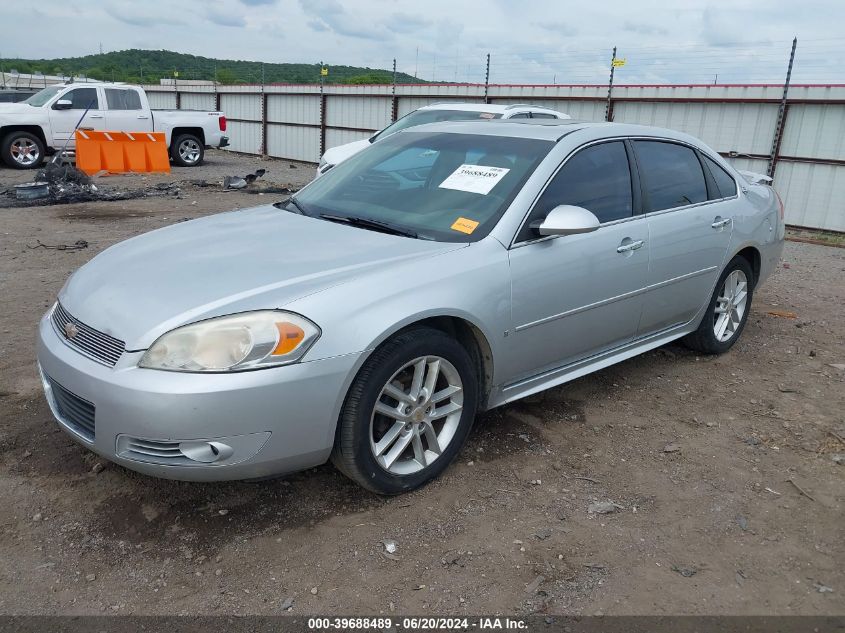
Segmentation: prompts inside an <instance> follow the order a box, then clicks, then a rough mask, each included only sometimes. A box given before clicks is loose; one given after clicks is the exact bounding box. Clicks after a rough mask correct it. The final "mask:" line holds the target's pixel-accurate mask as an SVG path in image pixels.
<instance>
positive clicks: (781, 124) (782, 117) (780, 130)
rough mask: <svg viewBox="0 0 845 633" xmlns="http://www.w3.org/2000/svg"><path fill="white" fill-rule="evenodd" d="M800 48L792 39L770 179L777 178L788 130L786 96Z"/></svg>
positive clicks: (773, 143)
mask: <svg viewBox="0 0 845 633" xmlns="http://www.w3.org/2000/svg"><path fill="white" fill-rule="evenodd" d="M797 46H798V38H797V37H794V38H792V51H791V52H790V53H789V66H787V68H786V81H784V82H783V97H781V100H780V107H779V108H778V120H777V123H776V124H775V135H774V137H773V138H772V151H771V152H770V153H769V165H768V167H767V169H766V175H767V176H769V178H774V177H775V168H776V167H777V162H778V154H780V141H781V139H782V138H783V131H784V129H785V128H786V114H787V112H788V108H787V105H786V95H787V93H788V92H789V80H790V79H791V77H792V64H793V63H794V62H795V48H796V47H797Z"/></svg>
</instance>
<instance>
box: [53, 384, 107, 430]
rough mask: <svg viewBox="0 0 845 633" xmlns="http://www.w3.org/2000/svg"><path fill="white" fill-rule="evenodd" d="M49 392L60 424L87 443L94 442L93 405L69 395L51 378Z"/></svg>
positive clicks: (74, 395)
mask: <svg viewBox="0 0 845 633" xmlns="http://www.w3.org/2000/svg"><path fill="white" fill-rule="evenodd" d="M47 380H48V381H49V383H50V391H51V392H52V395H53V403H54V404H55V406H56V410H57V412H58V414H59V416H60V420H59V421H60V422H62V423H63V424H65V426H68V427H70V429H71V430H73V431H75V432H76V433H77V434H79V435H81V436H82V437H84V438H85V439H86V440H88V441H89V442H93V441H94V432H95V427H94V405H93V404H91V403H90V402H88V401H87V400H83V399H82V398H80V397H79V396H77V395H76V394H74V393H71V392H70V391H68V390H67V389H65V388H64V387H62V386H61V385H60V384H59V383H57V382H56V381H54V380H53V379H51V378H49V377H48V378H47Z"/></svg>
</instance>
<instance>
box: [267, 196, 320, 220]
mask: <svg viewBox="0 0 845 633" xmlns="http://www.w3.org/2000/svg"><path fill="white" fill-rule="evenodd" d="M288 205H290V206H292V207H293V208H294V209H296V210H295V211H292V210H291V209H288V208H287V207H288ZM273 206H274V207H276V208H277V209H283V210H285V211H291V212H292V213H298V214H299V215H306V216H310V215H311V214H310V213H308V212H307V211H306V210H305V207H303V206H302V205H301V204H299V202H298V201H297V200H296V198H294V197H293V196H291V197H290V198H288V199H287V200H281V201H279V202H276V203H275V204H273Z"/></svg>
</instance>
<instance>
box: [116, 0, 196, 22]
mask: <svg viewBox="0 0 845 633" xmlns="http://www.w3.org/2000/svg"><path fill="white" fill-rule="evenodd" d="M104 10H105V12H106V13H107V14H108V15H109V16H111V17H112V18H114V19H115V20H118V21H119V22H123V23H124V24H128V25H129V26H140V27H151V26H158V25H161V24H184V21H183V20H182V19H180V18H174V17H172V15H171V14H169V13H168V12H165V11H159V10H157V9H156V8H155V7H149V8H148V9H143V8H141V9H139V8H137V5H135V4H129V3H119V4H116V5H106V6H105V8H104Z"/></svg>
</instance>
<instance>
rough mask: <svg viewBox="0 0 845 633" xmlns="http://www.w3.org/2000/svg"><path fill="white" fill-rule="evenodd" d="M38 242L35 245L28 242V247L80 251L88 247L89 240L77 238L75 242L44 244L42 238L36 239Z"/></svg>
mask: <svg viewBox="0 0 845 633" xmlns="http://www.w3.org/2000/svg"><path fill="white" fill-rule="evenodd" d="M35 241H36V242H38V243H37V244H36V245H35V246H30V245H29V244H27V246H26V247H27V248H29V249H35V248H47V249H53V250H57V251H79V250H82V249H83V248H88V242H86V241H85V240H76V241H75V242H74V243H73V244H44V243H42V242H41V240H35Z"/></svg>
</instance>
